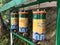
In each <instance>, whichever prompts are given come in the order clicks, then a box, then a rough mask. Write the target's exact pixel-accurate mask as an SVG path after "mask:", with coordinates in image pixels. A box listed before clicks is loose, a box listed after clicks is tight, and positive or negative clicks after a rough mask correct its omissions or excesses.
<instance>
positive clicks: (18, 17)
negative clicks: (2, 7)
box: [11, 11, 46, 41]
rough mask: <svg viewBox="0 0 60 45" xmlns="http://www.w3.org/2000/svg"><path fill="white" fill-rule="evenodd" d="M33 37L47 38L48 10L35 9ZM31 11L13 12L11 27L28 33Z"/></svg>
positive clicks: (37, 39)
mask: <svg viewBox="0 0 60 45" xmlns="http://www.w3.org/2000/svg"><path fill="white" fill-rule="evenodd" d="M32 13H33V19H32V21H33V24H32V28H33V29H32V31H33V32H32V38H33V39H34V40H36V41H40V40H45V31H46V11H33V12H32ZM28 15H29V12H26V11H22V12H21V11H19V13H17V12H11V29H12V30H18V31H19V32H21V33H27V34H28V31H29V30H28V24H29V23H28Z"/></svg>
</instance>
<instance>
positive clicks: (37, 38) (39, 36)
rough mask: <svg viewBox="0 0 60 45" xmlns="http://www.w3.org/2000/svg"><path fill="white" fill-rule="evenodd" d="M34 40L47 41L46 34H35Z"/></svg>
mask: <svg viewBox="0 0 60 45" xmlns="http://www.w3.org/2000/svg"><path fill="white" fill-rule="evenodd" d="M32 37H33V39H34V40H36V41H42V40H45V34H38V33H33V36H32Z"/></svg>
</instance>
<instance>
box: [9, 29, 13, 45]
mask: <svg viewBox="0 0 60 45" xmlns="http://www.w3.org/2000/svg"><path fill="white" fill-rule="evenodd" d="M10 45H13V36H12V30H11V29H10Z"/></svg>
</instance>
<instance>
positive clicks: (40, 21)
mask: <svg viewBox="0 0 60 45" xmlns="http://www.w3.org/2000/svg"><path fill="white" fill-rule="evenodd" d="M45 31H46V11H34V12H33V36H32V37H33V39H34V40H36V41H42V40H44V39H45Z"/></svg>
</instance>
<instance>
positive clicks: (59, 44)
mask: <svg viewBox="0 0 60 45" xmlns="http://www.w3.org/2000/svg"><path fill="white" fill-rule="evenodd" d="M57 6H58V8H57V10H58V12H57V23H56V45H60V0H58V3H57Z"/></svg>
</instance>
